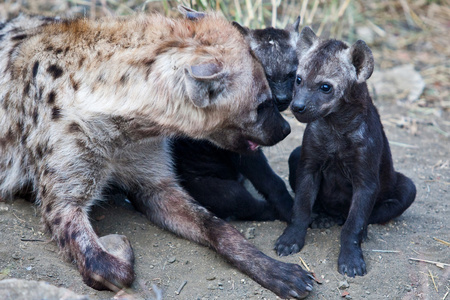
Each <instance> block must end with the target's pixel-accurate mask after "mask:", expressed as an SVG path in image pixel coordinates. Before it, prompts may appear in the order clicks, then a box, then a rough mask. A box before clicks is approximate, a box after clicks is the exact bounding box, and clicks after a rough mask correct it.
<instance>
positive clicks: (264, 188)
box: [230, 149, 293, 222]
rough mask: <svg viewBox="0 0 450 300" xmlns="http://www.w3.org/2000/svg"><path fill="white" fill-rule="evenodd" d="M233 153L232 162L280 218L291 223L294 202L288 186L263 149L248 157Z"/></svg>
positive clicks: (247, 155)
mask: <svg viewBox="0 0 450 300" xmlns="http://www.w3.org/2000/svg"><path fill="white" fill-rule="evenodd" d="M230 153H231V155H230V156H231V158H232V162H233V164H234V165H235V167H236V169H237V170H239V172H241V173H242V174H243V175H244V176H245V177H246V178H247V179H248V180H250V182H251V183H252V184H253V186H254V187H255V188H256V190H257V191H258V192H259V193H260V194H261V195H263V196H264V198H265V199H266V200H267V201H268V202H269V203H270V204H271V205H272V207H274V208H275V210H276V212H277V213H278V215H279V218H280V219H281V220H283V221H286V222H289V221H290V220H291V213H292V205H293V200H292V197H291V195H290V194H289V192H288V190H287V188H286V184H284V181H283V179H281V178H280V177H279V176H278V175H277V174H275V172H274V171H273V170H272V168H271V167H270V165H269V162H268V161H267V158H266V156H265V155H264V153H263V152H262V150H261V149H258V150H257V151H256V152H254V153H251V154H246V155H240V154H237V153H232V152H230Z"/></svg>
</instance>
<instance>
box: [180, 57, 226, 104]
mask: <svg viewBox="0 0 450 300" xmlns="http://www.w3.org/2000/svg"><path fill="white" fill-rule="evenodd" d="M184 73H185V85H186V92H187V94H188V97H189V99H190V100H191V101H192V103H194V105H195V106H197V107H200V108H204V107H207V106H209V105H211V104H213V103H214V101H215V100H216V99H217V96H218V95H219V94H220V93H221V92H222V91H223V90H224V89H225V80H224V79H225V78H226V75H227V73H226V72H224V71H223V70H222V66H221V65H219V64H217V63H207V64H200V65H193V66H185V67H184Z"/></svg>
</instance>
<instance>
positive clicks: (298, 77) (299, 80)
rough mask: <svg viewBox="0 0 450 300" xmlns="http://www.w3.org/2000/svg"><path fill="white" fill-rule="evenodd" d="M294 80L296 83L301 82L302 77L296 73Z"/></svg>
mask: <svg viewBox="0 0 450 300" xmlns="http://www.w3.org/2000/svg"><path fill="white" fill-rule="evenodd" d="M295 82H296V83H297V84H300V83H302V78H301V77H300V76H299V75H297V79H296V80H295Z"/></svg>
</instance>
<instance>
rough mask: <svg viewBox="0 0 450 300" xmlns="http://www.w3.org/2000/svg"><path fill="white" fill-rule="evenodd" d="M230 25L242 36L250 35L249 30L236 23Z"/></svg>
mask: <svg viewBox="0 0 450 300" xmlns="http://www.w3.org/2000/svg"><path fill="white" fill-rule="evenodd" d="M231 25H233V26H234V27H235V28H236V29H237V30H239V32H240V33H241V34H242V35H243V36H244V37H246V36H248V35H249V34H250V29H248V28H247V27H245V26H242V25H241V24H239V23H238V22H235V21H233V22H231Z"/></svg>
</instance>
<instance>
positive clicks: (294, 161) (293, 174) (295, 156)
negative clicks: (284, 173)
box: [288, 146, 302, 191]
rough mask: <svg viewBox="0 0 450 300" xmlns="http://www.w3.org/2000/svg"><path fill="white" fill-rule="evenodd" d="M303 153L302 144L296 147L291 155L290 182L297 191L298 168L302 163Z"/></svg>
mask: <svg viewBox="0 0 450 300" xmlns="http://www.w3.org/2000/svg"><path fill="white" fill-rule="evenodd" d="M301 153H302V146H298V147H297V148H295V149H294V150H293V151H292V152H291V154H290V155H289V159H288V164H289V184H290V186H291V188H292V190H293V191H295V190H296V189H295V183H296V181H297V168H298V165H299V163H300V154H301Z"/></svg>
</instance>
